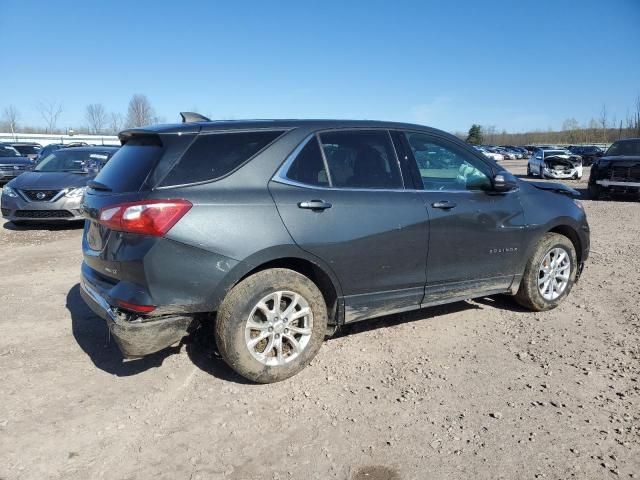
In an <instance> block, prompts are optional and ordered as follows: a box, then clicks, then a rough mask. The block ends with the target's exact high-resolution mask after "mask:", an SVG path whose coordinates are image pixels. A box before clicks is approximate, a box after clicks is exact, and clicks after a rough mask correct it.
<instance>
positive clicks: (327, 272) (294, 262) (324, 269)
mask: <svg viewBox="0 0 640 480" xmlns="http://www.w3.org/2000/svg"><path fill="white" fill-rule="evenodd" d="M270 250H271V249H269V250H268V251H265V252H260V253H259V254H255V255H252V256H251V257H250V258H248V259H246V260H245V261H242V262H240V263H239V264H238V265H237V266H236V267H235V268H234V269H233V270H232V271H230V272H229V274H228V275H227V279H228V280H227V281H226V282H225V284H224V285H219V286H218V288H217V289H216V292H215V293H214V295H213V297H212V301H211V305H212V308H213V310H217V309H218V307H219V305H220V303H222V301H223V300H224V297H225V296H226V294H227V292H229V290H231V289H232V288H233V287H235V286H236V285H237V284H238V283H240V282H241V281H242V280H244V279H245V278H247V277H249V276H251V275H253V274H255V273H258V272H260V271H263V270H267V269H270V268H287V269H289V270H293V271H295V272H298V273H300V274H302V275H304V276H306V277H307V278H309V279H310V280H311V281H312V282H314V283H315V284H316V286H317V287H318V289H319V290H320V292H321V293H322V296H323V297H324V299H325V302H326V304H327V313H328V316H329V323H330V324H340V323H342V319H343V317H344V306H343V304H342V288H341V286H340V282H339V281H338V279H337V277H336V276H335V274H334V273H333V271H332V270H331V269H330V268H329V267H328V266H327V265H324V263H323V262H322V261H321V260H320V259H317V258H316V257H313V256H311V255H310V254H306V252H304V251H302V250H299V249H297V247H296V249H295V250H291V249H289V248H285V249H284V250H281V249H276V251H270Z"/></svg>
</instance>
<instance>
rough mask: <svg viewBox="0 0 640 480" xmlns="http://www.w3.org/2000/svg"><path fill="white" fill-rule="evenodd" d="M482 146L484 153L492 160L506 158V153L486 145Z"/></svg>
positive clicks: (497, 160)
mask: <svg viewBox="0 0 640 480" xmlns="http://www.w3.org/2000/svg"><path fill="white" fill-rule="evenodd" d="M480 148H482V153H484V155H485V156H487V157H489V158H490V159H491V160H494V161H496V162H499V161H501V160H504V155H502V154H501V153H498V152H497V150H496V149H495V148H493V147H486V146H482V147H480Z"/></svg>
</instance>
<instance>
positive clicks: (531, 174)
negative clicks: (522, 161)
mask: <svg viewBox="0 0 640 480" xmlns="http://www.w3.org/2000/svg"><path fill="white" fill-rule="evenodd" d="M527 177H533V172H532V171H531V165H529V164H528V163H527Z"/></svg>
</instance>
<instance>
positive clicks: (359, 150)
mask: <svg viewBox="0 0 640 480" xmlns="http://www.w3.org/2000/svg"><path fill="white" fill-rule="evenodd" d="M319 137H320V142H321V145H322V149H323V151H324V156H325V158H326V161H327V166H328V168H329V175H330V177H331V186H332V187H337V188H366V189H402V188H403V183H402V176H401V174H400V167H399V165H398V160H397V158H396V155H395V151H394V149H393V144H392V143H391V138H390V137H389V133H388V132H387V131H386V130H346V131H334V132H325V133H321V134H320V136H319Z"/></svg>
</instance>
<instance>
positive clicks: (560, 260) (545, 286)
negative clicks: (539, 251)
mask: <svg viewBox="0 0 640 480" xmlns="http://www.w3.org/2000/svg"><path fill="white" fill-rule="evenodd" d="M570 276H571V257H570V256H569V253H568V252H567V251H566V250H565V249H564V248H561V247H555V248H552V249H551V250H549V252H547V254H546V255H545V256H544V258H543V259H542V262H541V263H540V267H539V269H538V290H539V292H540V295H542V297H543V298H544V299H545V300H555V299H557V298H558V297H559V296H560V295H562V294H563V293H564V291H565V290H566V289H567V285H568V284H569V278H570Z"/></svg>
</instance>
